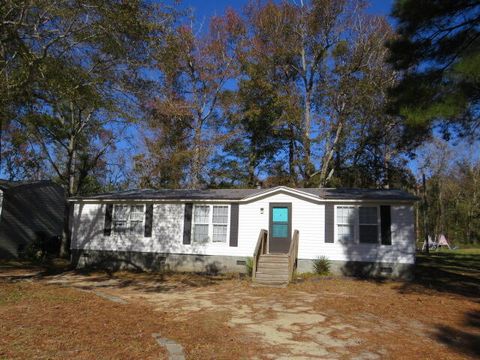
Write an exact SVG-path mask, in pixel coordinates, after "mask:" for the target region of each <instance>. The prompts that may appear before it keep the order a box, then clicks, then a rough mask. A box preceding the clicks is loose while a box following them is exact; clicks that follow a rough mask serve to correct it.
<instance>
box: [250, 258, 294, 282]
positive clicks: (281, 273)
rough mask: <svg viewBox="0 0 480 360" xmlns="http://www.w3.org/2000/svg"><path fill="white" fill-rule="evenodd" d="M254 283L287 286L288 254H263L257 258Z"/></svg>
mask: <svg viewBox="0 0 480 360" xmlns="http://www.w3.org/2000/svg"><path fill="white" fill-rule="evenodd" d="M256 270H257V271H256V273H255V277H254V279H253V284H254V285H262V286H287V285H288V281H289V271H288V254H263V255H260V257H259V259H258V265H257V269H256Z"/></svg>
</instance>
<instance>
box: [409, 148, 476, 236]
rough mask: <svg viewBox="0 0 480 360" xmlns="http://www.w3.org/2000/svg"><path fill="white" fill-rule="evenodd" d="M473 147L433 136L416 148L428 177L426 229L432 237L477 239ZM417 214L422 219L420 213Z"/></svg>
mask: <svg viewBox="0 0 480 360" xmlns="http://www.w3.org/2000/svg"><path fill="white" fill-rule="evenodd" d="M472 146H473V145H470V146H469V147H465V146H462V145H458V146H452V145H451V144H449V143H448V142H446V141H444V140H441V139H434V140H433V141H430V142H428V143H426V144H425V145H424V146H423V147H422V148H421V149H420V150H419V161H418V163H419V171H420V172H422V173H425V175H426V176H427V182H426V185H427V202H428V209H427V217H428V232H429V234H430V235H431V236H433V237H434V238H436V237H437V236H438V235H440V234H445V235H446V236H447V238H448V239H449V240H452V241H454V242H457V243H469V244H475V243H478V242H479V241H480V221H479V219H480V212H479V206H480V195H479V184H480V161H479V160H480V159H479V158H478V156H472V155H473V153H472V151H471V150H472ZM418 216H419V220H418V221H419V222H423V213H422V212H419V214H418ZM420 230H421V231H422V232H423V229H420ZM419 238H420V239H422V238H423V234H421V236H420V237H419Z"/></svg>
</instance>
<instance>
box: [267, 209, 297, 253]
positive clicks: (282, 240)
mask: <svg viewBox="0 0 480 360" xmlns="http://www.w3.org/2000/svg"><path fill="white" fill-rule="evenodd" d="M291 235H292V204H291V203H270V231H269V246H268V247H269V252H270V253H288V250H289V249H290V241H291Z"/></svg>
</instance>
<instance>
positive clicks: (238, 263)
mask: <svg viewBox="0 0 480 360" xmlns="http://www.w3.org/2000/svg"><path fill="white" fill-rule="evenodd" d="M237 265H247V262H246V261H245V260H237Z"/></svg>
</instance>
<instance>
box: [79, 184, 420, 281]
mask: <svg viewBox="0 0 480 360" xmlns="http://www.w3.org/2000/svg"><path fill="white" fill-rule="evenodd" d="M416 200H417V198H416V197H415V196H412V195H411V194H409V193H407V192H404V191H400V190H368V189H326V188H289V187H285V186H280V187H275V188H270V189H212V190H128V191H122V192H114V193H106V194H100V195H94V196H88V197H76V198H72V199H70V201H71V202H72V203H73V204H74V207H73V218H72V222H71V227H72V229H71V231H72V233H71V234H72V242H71V249H72V254H73V259H74V261H75V263H76V264H77V266H78V267H83V266H89V265H101V266H113V267H116V268H119V267H133V268H140V269H170V270H175V271H220V272H243V271H245V263H246V261H247V259H248V258H253V259H254V274H253V275H254V277H255V275H257V276H258V277H259V278H261V275H262V274H263V275H265V274H266V273H268V272H270V273H271V272H272V271H273V272H275V271H278V276H277V277H275V276H274V275H276V274H270V275H271V276H270V278H273V279H276V280H278V281H280V280H281V279H283V277H282V276H283V275H284V273H285V274H288V273H290V275H291V272H292V271H291V270H292V269H293V266H294V267H295V269H296V271H297V272H311V271H313V261H314V260H315V259H318V258H319V257H326V258H327V259H329V261H330V264H331V269H332V271H333V272H334V273H340V274H345V275H354V274H361V275H390V276H394V277H398V276H406V274H408V273H409V270H410V269H411V267H412V265H413V264H414V262H415V231H414V210H413V204H414V202H415V201H416ZM282 266H284V267H285V269H284V270H285V271H283V270H282ZM287 268H288V269H289V270H286V269H287ZM262 269H263V270H264V271H263V273H262V272H261V271H260V270H262ZM268 269H270V270H268ZM257 272H258V273H257Z"/></svg>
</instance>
